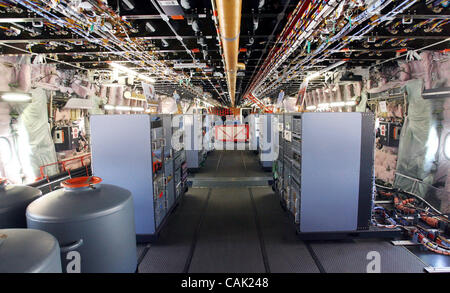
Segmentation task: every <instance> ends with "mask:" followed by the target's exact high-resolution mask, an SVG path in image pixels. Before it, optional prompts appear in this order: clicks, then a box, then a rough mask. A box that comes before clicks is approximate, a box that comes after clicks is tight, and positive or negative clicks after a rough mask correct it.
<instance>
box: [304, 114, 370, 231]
mask: <svg viewBox="0 0 450 293" xmlns="http://www.w3.org/2000/svg"><path fill="white" fill-rule="evenodd" d="M361 114H362V113H305V114H303V117H302V120H303V121H302V154H303V156H302V168H301V172H302V179H301V189H302V191H301V203H300V209H301V213H300V232H330V231H353V230H357V228H358V209H359V206H358V202H359V200H360V199H359V197H360V166H361V155H366V154H361V150H362V149H366V151H370V149H367V148H362V147H361V141H362V135H364V134H363V133H362V131H361V128H362V127H361V125H362V115H361ZM372 119H373V116H372ZM372 150H373V148H372ZM366 196H370V194H368V195H366Z"/></svg>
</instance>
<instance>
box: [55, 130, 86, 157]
mask: <svg viewBox="0 0 450 293" xmlns="http://www.w3.org/2000/svg"><path fill="white" fill-rule="evenodd" d="M52 137H53V143H54V144H55V151H56V152H62V151H69V150H73V149H75V148H77V147H79V139H80V136H79V129H78V128H77V127H73V126H56V127H54V128H53V129H52Z"/></svg>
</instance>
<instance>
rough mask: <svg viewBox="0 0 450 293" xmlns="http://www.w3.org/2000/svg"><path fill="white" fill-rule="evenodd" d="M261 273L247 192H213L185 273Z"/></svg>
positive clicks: (255, 233)
mask: <svg viewBox="0 0 450 293" xmlns="http://www.w3.org/2000/svg"><path fill="white" fill-rule="evenodd" d="M264 271H265V270H264V263H263V260H262V257H261V249H260V245H259V239H258V236H257V232H256V225H255V221H254V216H253V211H252V206H251V201H250V196H249V193H248V190H247V189H246V188H217V189H213V191H212V194H211V198H210V200H209V204H208V209H207V211H206V214H205V218H204V221H203V223H202V226H201V229H200V232H199V235H198V241H197V245H196V249H195V252H194V255H193V258H192V262H191V266H190V270H189V272H190V273H221V272H223V273H263V272H264Z"/></svg>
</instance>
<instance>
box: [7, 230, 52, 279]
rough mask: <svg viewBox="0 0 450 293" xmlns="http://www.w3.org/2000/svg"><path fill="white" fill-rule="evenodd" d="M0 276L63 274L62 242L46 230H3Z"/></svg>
mask: <svg viewBox="0 0 450 293" xmlns="http://www.w3.org/2000/svg"><path fill="white" fill-rule="evenodd" d="M0 273H61V257H60V252H59V245H58V241H57V240H56V238H55V237H53V236H52V235H50V234H48V233H47V232H44V231H38V230H33V229H0Z"/></svg>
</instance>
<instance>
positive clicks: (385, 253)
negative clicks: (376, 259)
mask: <svg viewBox="0 0 450 293" xmlns="http://www.w3.org/2000/svg"><path fill="white" fill-rule="evenodd" d="M311 247H312V248H313V250H314V252H315V253H316V255H317V257H318V259H319V261H320V262H321V263H322V265H323V267H324V269H325V271H326V272H327V273H365V272H367V265H368V264H369V262H370V260H368V259H367V254H368V253H369V252H371V251H376V252H379V253H380V257H381V265H380V270H381V272H382V273H423V268H424V267H425V266H426V265H425V264H424V263H423V262H422V261H420V259H419V258H417V257H416V256H415V255H413V254H412V253H411V252H409V251H408V250H407V249H406V248H404V247H400V246H394V245H392V244H391V243H389V242H387V241H383V240H376V239H375V240H372V239H368V240H355V241H342V242H338V241H323V242H311Z"/></svg>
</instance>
